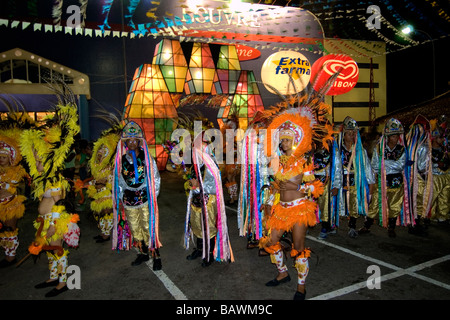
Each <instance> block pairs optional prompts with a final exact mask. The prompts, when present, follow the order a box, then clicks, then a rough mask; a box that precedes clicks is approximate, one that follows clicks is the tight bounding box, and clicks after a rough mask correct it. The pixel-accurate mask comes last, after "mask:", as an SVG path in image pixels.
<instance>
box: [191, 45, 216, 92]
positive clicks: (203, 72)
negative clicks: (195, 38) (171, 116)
mask: <svg viewBox="0 0 450 320" xmlns="http://www.w3.org/2000/svg"><path fill="white" fill-rule="evenodd" d="M216 81H218V78H217V76H216V69H215V66H214V61H213V58H212V54H211V49H210V48H209V45H208V44H207V43H194V45H193V48H192V54H191V59H190V61H189V69H188V72H187V75H186V83H185V86H184V90H185V92H186V94H192V93H208V94H209V93H211V91H212V88H213V83H214V82H216ZM215 90H217V89H215Z"/></svg>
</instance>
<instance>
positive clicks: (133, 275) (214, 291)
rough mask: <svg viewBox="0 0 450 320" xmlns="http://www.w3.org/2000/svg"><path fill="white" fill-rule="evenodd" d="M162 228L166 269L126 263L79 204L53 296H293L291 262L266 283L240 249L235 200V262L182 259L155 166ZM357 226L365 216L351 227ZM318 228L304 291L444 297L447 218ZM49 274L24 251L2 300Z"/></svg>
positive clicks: (179, 209) (328, 295) (175, 192)
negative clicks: (72, 241)
mask: <svg viewBox="0 0 450 320" xmlns="http://www.w3.org/2000/svg"><path fill="white" fill-rule="evenodd" d="M34 205H35V203H32V202H31V203H29V206H28V208H29V209H28V210H27V214H26V217H24V218H23V219H22V220H21V221H20V224H19V228H20V240H21V245H20V247H19V250H18V258H19V259H21V258H22V257H24V256H25V255H26V253H27V247H28V245H29V244H30V243H31V241H32V240H33V235H34V229H33V227H32V220H33V219H34V218H35V217H36V211H35V209H34V208H35V207H34ZM159 206H160V215H161V217H160V220H161V221H160V234H161V241H162V243H163V248H162V249H161V255H162V263H163V269H162V270H161V271H156V272H154V271H153V270H152V268H151V266H152V264H151V261H150V262H149V263H148V265H145V264H144V265H141V266H138V267H132V266H131V262H132V261H133V260H134V259H135V256H136V252H135V251H134V250H132V251H128V252H116V251H112V250H111V245H110V243H109V242H108V243H103V244H97V243H95V241H94V240H93V237H94V236H95V235H97V233H98V232H97V228H96V224H95V222H94V221H93V220H92V219H91V218H90V217H89V214H88V213H87V212H81V213H80V217H81V222H80V227H81V232H82V236H81V243H80V247H79V248H78V249H71V250H70V256H69V264H70V265H74V266H78V267H79V270H80V276H81V277H80V284H81V288H80V289H72V290H69V291H68V292H65V293H64V294H62V295H60V296H59V297H57V298H56V299H60V300H128V301H131V300H161V301H162V300H172V301H175V300H184V301H186V300H190V301H205V300H207V301H212V300H221V301H228V302H233V301H234V302H239V303H243V302H245V301H250V300H252V301H259V302H261V303H266V304H267V303H268V302H269V301H280V300H290V299H292V296H293V294H294V292H295V288H296V283H295V281H294V279H295V277H296V271H295V269H294V268H293V267H292V262H291V261H292V260H289V262H288V267H290V268H289V272H290V275H291V278H292V279H293V281H291V282H289V283H285V284H282V285H280V286H278V287H275V288H268V287H265V285H264V283H265V282H267V281H268V280H271V279H272V278H274V277H275V275H276V269H275V267H274V265H272V264H271V263H270V259H269V257H259V256H258V252H257V249H251V250H249V249H246V239H245V238H242V237H239V235H238V230H237V219H236V209H235V208H233V207H227V208H228V209H227V213H228V225H229V232H230V238H231V245H232V248H233V251H234V255H235V259H236V262H235V263H217V262H214V263H213V264H212V265H211V266H210V267H208V268H204V267H202V266H201V265H200V264H201V261H200V260H198V261H188V260H186V256H187V255H188V254H189V253H190V251H188V252H186V251H185V250H184V248H183V247H182V237H183V228H184V218H185V212H186V196H185V194H184V190H183V183H182V180H181V179H180V178H179V177H178V176H177V175H176V174H173V173H169V172H163V173H162V191H161V195H160V197H159ZM360 225H362V218H361V219H359V221H358V227H359V226H360ZM319 231H320V228H319V227H318V226H317V227H315V228H311V229H310V230H309V234H308V236H307V246H309V247H311V249H312V250H313V252H314V253H313V255H312V258H311V259H310V273H309V276H308V279H307V298H308V299H310V300H449V299H450V272H449V270H450V226H448V225H441V224H437V223H432V224H431V225H430V226H429V227H428V236H426V237H418V236H413V235H410V234H408V232H407V229H406V228H402V227H397V237H396V238H395V239H392V238H389V237H388V236H387V231H386V230H385V229H383V228H381V227H378V226H374V227H373V230H372V232H371V234H368V235H364V236H363V235H361V236H360V237H358V238H357V239H350V238H349V237H348V236H347V225H346V221H345V219H343V220H342V221H341V227H340V229H339V231H338V233H337V234H335V235H331V236H330V237H329V238H328V240H326V241H320V240H317V235H318V234H319ZM371 268H375V269H374V270H378V271H379V275H380V276H381V278H380V281H381V282H380V283H376V282H374V281H369V283H370V284H373V285H376V286H378V288H373V289H369V288H368V286H367V281H368V279H369V278H370V277H374V275H376V273H374V271H371V270H372V269H371ZM47 277H48V269H47V259H46V256H45V255H44V254H41V257H40V259H39V260H37V261H36V263H34V262H33V259H31V258H30V259H28V260H26V261H25V262H24V263H23V264H22V265H21V266H20V267H18V268H15V267H9V268H7V269H2V270H1V271H0V300H5V299H8V300H44V299H46V298H44V294H45V293H46V292H47V291H48V290H49V289H40V290H38V289H35V288H34V285H35V284H37V283H39V282H41V281H44V280H46V279H47Z"/></svg>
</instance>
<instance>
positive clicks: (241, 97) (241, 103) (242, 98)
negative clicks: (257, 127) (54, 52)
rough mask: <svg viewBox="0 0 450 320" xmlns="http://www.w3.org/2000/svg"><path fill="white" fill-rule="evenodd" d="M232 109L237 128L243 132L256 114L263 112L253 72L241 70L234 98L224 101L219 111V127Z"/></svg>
mask: <svg viewBox="0 0 450 320" xmlns="http://www.w3.org/2000/svg"><path fill="white" fill-rule="evenodd" d="M233 108H236V110H235V112H236V113H237V117H238V120H239V128H240V129H242V130H245V129H246V128H247V126H248V122H249V120H251V119H252V118H253V117H254V116H255V114H256V112H258V111H264V104H263V102H262V98H261V95H260V92H259V88H258V84H257V83H256V80H255V75H254V74H253V71H248V70H242V71H241V75H240V77H239V82H238V84H237V87H236V92H235V94H234V96H230V97H229V98H228V99H227V100H226V101H224V103H223V106H222V107H221V108H220V109H219V113H218V115H217V118H218V119H217V122H218V123H219V126H220V127H222V126H223V125H224V121H223V120H224V119H228V117H229V116H230V113H231V112H232V110H233Z"/></svg>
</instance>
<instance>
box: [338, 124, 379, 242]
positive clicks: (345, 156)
mask: <svg viewBox="0 0 450 320" xmlns="http://www.w3.org/2000/svg"><path fill="white" fill-rule="evenodd" d="M340 131H341V132H340V133H339V137H338V139H337V140H338V141H337V143H338V147H339V153H340V157H341V165H342V169H341V170H340V172H341V174H342V177H340V180H341V181H342V184H341V185H342V187H341V188H340V189H339V192H338V194H337V201H336V202H337V211H338V212H339V215H340V216H347V217H348V218H349V222H348V228H349V231H348V235H349V237H350V238H356V237H357V236H358V231H356V221H357V219H358V217H359V216H363V217H365V216H367V213H368V211H369V210H368V209H369V200H370V199H369V196H370V188H372V189H373V188H374V184H375V175H374V173H373V171H372V167H371V164H370V160H369V157H368V156H367V151H366V149H365V148H364V147H363V145H362V142H361V136H360V133H359V126H358V123H357V122H356V121H355V120H354V119H353V118H351V117H346V118H345V119H344V122H343V123H342V126H341V130H340Z"/></svg>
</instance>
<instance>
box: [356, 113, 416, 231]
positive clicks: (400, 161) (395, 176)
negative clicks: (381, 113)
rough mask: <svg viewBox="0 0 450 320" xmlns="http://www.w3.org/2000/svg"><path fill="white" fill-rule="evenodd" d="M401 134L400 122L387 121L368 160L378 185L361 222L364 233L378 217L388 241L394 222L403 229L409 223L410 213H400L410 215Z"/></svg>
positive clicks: (393, 229)
mask: <svg viewBox="0 0 450 320" xmlns="http://www.w3.org/2000/svg"><path fill="white" fill-rule="evenodd" d="M403 133H404V129H403V125H402V124H401V122H400V121H399V120H397V119H395V118H391V119H389V120H388V121H387V122H386V124H385V126H384V129H383V134H382V136H381V138H380V140H379V142H378V144H377V146H376V147H375V148H374V150H373V153H372V160H371V165H372V168H373V171H374V173H376V174H377V176H378V182H377V184H376V187H374V191H373V193H371V197H372V199H371V201H370V205H369V213H368V215H367V218H366V221H365V223H364V227H365V231H366V230H367V231H368V230H369V229H370V227H371V225H372V224H373V222H374V219H375V218H376V217H377V216H378V221H379V224H380V225H382V226H383V227H385V228H387V230H388V236H389V237H391V238H395V237H396V233H395V226H396V225H397V223H398V224H402V225H404V226H405V225H407V224H409V223H411V222H410V221H408V219H409V214H403V213H408V212H409V203H408V201H407V200H408V192H409V191H408V188H409V186H408V185H407V183H406V175H405V167H406V157H407V155H406V148H405V144H404V141H405V139H404V137H403ZM404 200H405V201H404ZM360 231H362V230H360Z"/></svg>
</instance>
